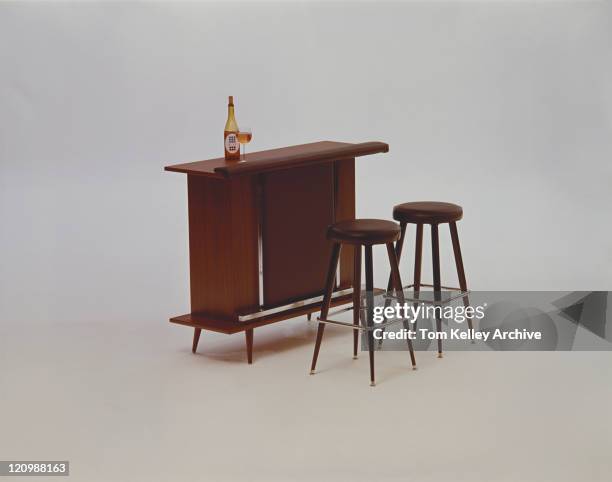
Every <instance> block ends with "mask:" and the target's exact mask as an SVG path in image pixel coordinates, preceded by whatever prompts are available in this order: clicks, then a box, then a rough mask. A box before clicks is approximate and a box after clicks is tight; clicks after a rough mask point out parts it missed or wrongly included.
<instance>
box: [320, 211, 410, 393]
mask: <svg viewBox="0 0 612 482" xmlns="http://www.w3.org/2000/svg"><path fill="white" fill-rule="evenodd" d="M399 237H400V227H399V226H398V225H397V224H396V223H394V222H392V221H385V220H381V219H353V220H348V221H341V222H339V223H336V224H332V225H331V226H330V227H329V228H328V229H327V239H329V240H331V241H333V247H332V254H331V259H330V262H329V269H328V271H327V279H326V282H325V294H324V296H323V303H322V305H321V316H320V317H319V326H318V329H317V341H316V343H315V347H314V353H313V356H312V365H311V367H310V374H311V375H314V373H315V368H316V365H317V358H318V356H319V349H320V348H321V340H322V339H323V331H324V330H325V324H326V322H330V323H334V322H333V321H331V320H328V319H327V315H328V313H329V307H330V303H331V295H332V292H333V289H334V285H335V281H336V270H337V267H338V257H339V255H340V246H341V245H343V244H350V245H353V246H355V249H354V252H355V256H354V275H353V325H352V327H351V325H349V324H347V326H349V327H351V328H352V329H353V358H357V347H358V343H359V338H358V337H359V330H360V329H362V328H361V327H360V323H359V322H360V313H361V246H364V248H365V275H366V308H367V309H366V312H367V316H366V324H367V326H366V328H365V331H366V332H367V337H368V352H369V355H370V385H371V386H375V385H376V381H375V377H374V334H373V323H374V295H373V291H374V282H373V268H372V246H373V245H375V244H385V245H386V246H387V254H388V256H389V264H390V265H391V284H392V287H393V288H394V290H395V291H396V292H397V296H398V298H399V301H400V303H403V302H404V296H403V291H402V280H401V278H400V272H399V267H398V264H397V258H396V256H395V250H394V247H393V242H394V241H397V240H398V238H399ZM335 323H339V322H335ZM340 324H342V323H340ZM407 325H408V322H407V321H404V327H405V328H408V326H407ZM408 349H409V350H410V359H411V361H412V368H413V369H416V360H415V357H414V350H413V349H412V341H411V340H410V339H408Z"/></svg>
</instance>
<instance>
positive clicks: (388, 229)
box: [327, 219, 400, 245]
mask: <svg viewBox="0 0 612 482" xmlns="http://www.w3.org/2000/svg"><path fill="white" fill-rule="evenodd" d="M399 236H400V227H399V226H398V225H397V223H394V222H393V221H385V220H384V219H349V220H346V221H340V222H339V223H335V224H332V225H331V226H330V227H329V228H327V239H329V240H332V241H336V242H338V243H348V244H358V245H372V244H386V243H392V242H394V241H397V240H398V239H399Z"/></svg>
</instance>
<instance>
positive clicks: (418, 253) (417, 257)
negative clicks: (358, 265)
mask: <svg viewBox="0 0 612 482" xmlns="http://www.w3.org/2000/svg"><path fill="white" fill-rule="evenodd" d="M416 229H417V231H416V242H415V243H414V276H413V278H412V285H413V287H412V289H413V291H414V298H415V299H417V300H418V299H419V291H421V264H422V260H423V225H422V224H417V227H416ZM397 262H398V263H399V258H398V259H397ZM417 305H418V303H415V304H414V307H415V308H416V307H417ZM413 325H414V330H415V331H416V329H417V320H414V323H413Z"/></svg>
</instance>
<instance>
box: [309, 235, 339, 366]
mask: <svg viewBox="0 0 612 482" xmlns="http://www.w3.org/2000/svg"><path fill="white" fill-rule="evenodd" d="M339 256H340V244H338V243H334V245H333V247H332V253H331V258H330V260H329V268H328V270H327V279H326V281H325V294H324V295H323V303H322V304H321V316H320V317H319V319H321V320H326V319H327V313H329V305H330V304H331V296H332V293H333V291H334V283H335V281H336V269H337V267H338V257H339ZM324 330H325V323H323V322H321V321H319V327H318V328H317V341H316V342H315V347H314V353H313V354H312V365H310V374H311V375H314V373H315V368H316V366H317V358H318V357H319V349H320V348H321V340H322V339H323V331H324Z"/></svg>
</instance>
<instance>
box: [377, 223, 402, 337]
mask: <svg viewBox="0 0 612 482" xmlns="http://www.w3.org/2000/svg"><path fill="white" fill-rule="evenodd" d="M405 236H406V223H401V224H400V237H399V239H398V240H397V242H396V243H395V257H396V259H397V262H398V264H399V260H400V257H401V256H402V247H403V246H404V237H405ZM393 287H394V283H393V274H390V275H389V282H388V283H387V293H390V292H391V291H392V290H393V289H394V288H393ZM390 305H391V300H390V299H389V298H387V299H386V300H385V308H387V307H388V306H390ZM385 329H386V327H385V326H383V327H382V328H381V334H382V333H384V332H385ZM382 344H383V339H382V337H381V339H380V340H378V346H379V347H381V346H382Z"/></svg>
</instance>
